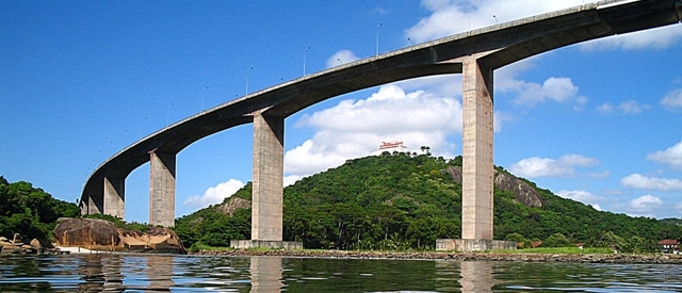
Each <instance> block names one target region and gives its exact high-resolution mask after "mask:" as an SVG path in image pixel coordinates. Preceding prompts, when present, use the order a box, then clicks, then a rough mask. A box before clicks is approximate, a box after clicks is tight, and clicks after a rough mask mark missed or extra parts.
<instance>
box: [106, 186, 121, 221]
mask: <svg viewBox="0 0 682 293" xmlns="http://www.w3.org/2000/svg"><path fill="white" fill-rule="evenodd" d="M125 182H126V180H125V178H109V177H104V214H105V215H112V216H114V217H117V218H119V219H123V216H124V213H125Z"/></svg>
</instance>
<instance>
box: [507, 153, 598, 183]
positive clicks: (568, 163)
mask: <svg viewBox="0 0 682 293" xmlns="http://www.w3.org/2000/svg"><path fill="white" fill-rule="evenodd" d="M597 165H599V161H597V159H594V158H588V157H585V156H581V155H576V154H569V155H565V156H563V157H561V158H559V159H556V160H555V159H550V158H539V157H531V158H527V159H523V160H521V161H519V162H517V163H515V164H513V165H512V166H511V167H510V168H509V170H511V172H512V173H514V174H516V175H519V176H522V177H527V178H537V177H544V176H565V175H572V174H573V173H574V172H575V170H574V168H573V167H574V166H579V167H592V166H597Z"/></svg>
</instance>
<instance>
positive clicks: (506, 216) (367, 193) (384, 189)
mask: <svg viewBox="0 0 682 293" xmlns="http://www.w3.org/2000/svg"><path fill="white" fill-rule="evenodd" d="M461 162H462V160H461V157H457V158H455V159H452V160H446V159H444V158H442V157H438V158H435V157H432V156H428V155H419V156H413V155H408V154H403V153H396V154H388V153H384V154H383V155H381V156H371V157H365V158H360V159H355V160H349V161H347V162H346V163H345V164H344V165H342V166H340V167H337V168H334V169H329V170H327V171H326V172H323V173H320V174H316V175H314V176H311V177H308V178H304V179H302V180H300V181H298V182H296V183H295V184H294V185H292V186H288V187H286V188H285V189H284V221H283V222H284V223H283V224H284V240H289V241H292V240H295V241H302V242H303V244H304V247H306V248H327V249H329V248H336V249H384V250H385V249H409V248H411V249H434V248H435V242H436V239H438V238H460V232H461V226H460V224H461V223H460V220H461V215H460V212H461V192H462V186H461V184H460V183H458V182H461V179H459V178H456V177H457V174H456V173H457V170H458V169H459V170H461ZM496 170H497V175H496V188H495V199H494V203H495V239H506V240H511V241H521V242H523V241H525V242H526V245H529V243H530V242H531V241H538V240H541V241H543V242H544V245H547V246H561V245H573V244H574V243H584V244H585V245H587V246H593V247H616V248H618V249H620V250H622V251H653V250H656V249H657V245H656V243H657V242H658V241H659V240H661V239H665V238H672V239H680V238H682V228H681V227H682V226H680V225H678V224H677V223H675V222H674V221H671V220H667V221H659V220H656V219H651V218H633V217H629V216H627V215H624V214H614V213H610V212H601V211H597V210H595V209H593V208H592V207H590V206H587V205H584V204H582V203H580V202H576V201H573V200H569V199H565V198H561V197H558V196H556V195H553V194H552V193H551V192H550V191H548V190H544V189H540V188H537V187H536V186H535V184H534V183H532V182H529V181H527V180H523V179H518V178H515V177H513V176H512V175H511V174H509V173H508V172H506V171H505V170H504V169H503V168H501V167H497V168H496ZM460 176H461V175H460ZM500 176H504V177H500ZM498 179H501V180H498ZM505 180H506V181H507V182H508V181H509V180H512V183H513V184H507V185H504V184H502V183H501V184H499V185H498V183H499V182H503V181H505ZM521 185H524V186H528V187H527V189H528V190H530V192H529V191H528V190H526V191H525V192H522V191H520V190H516V189H514V188H507V187H504V186H521ZM498 186H503V187H498ZM529 193H532V194H530V195H529ZM530 197H533V198H530ZM250 199H251V185H250V184H247V185H246V186H245V187H244V188H243V189H242V190H240V191H239V192H238V193H237V194H235V195H234V196H232V197H230V198H228V199H226V200H225V201H224V202H223V203H222V204H220V205H216V206H211V207H208V208H205V209H202V210H200V211H197V212H196V213H193V214H191V215H187V216H185V217H182V218H179V219H177V220H176V231H177V233H178V235H179V236H180V237H181V238H182V239H183V241H184V242H185V244H186V245H188V246H189V245H193V244H204V245H211V246H228V245H229V240H231V239H248V238H249V237H250V227H251V225H250V217H251V213H250Z"/></svg>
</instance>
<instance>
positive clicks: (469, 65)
mask: <svg viewBox="0 0 682 293" xmlns="http://www.w3.org/2000/svg"><path fill="white" fill-rule="evenodd" d="M462 108H463V109H462V112H463V113H462V117H463V123H462V132H463V139H462V159H463V161H462V164H463V166H462V239H474V240H492V239H493V175H494V172H493V68H486V67H484V66H481V64H480V63H479V62H478V60H477V58H476V57H475V56H468V57H465V58H463V62H462Z"/></svg>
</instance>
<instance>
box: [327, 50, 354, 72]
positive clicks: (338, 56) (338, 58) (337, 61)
mask: <svg viewBox="0 0 682 293" xmlns="http://www.w3.org/2000/svg"><path fill="white" fill-rule="evenodd" d="M357 60H360V58H359V57H358V56H355V54H354V53H353V52H351V51H349V50H339V51H337V52H336V53H334V55H332V56H331V57H329V59H327V68H331V67H335V66H339V65H342V64H346V63H351V62H353V61H357Z"/></svg>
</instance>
